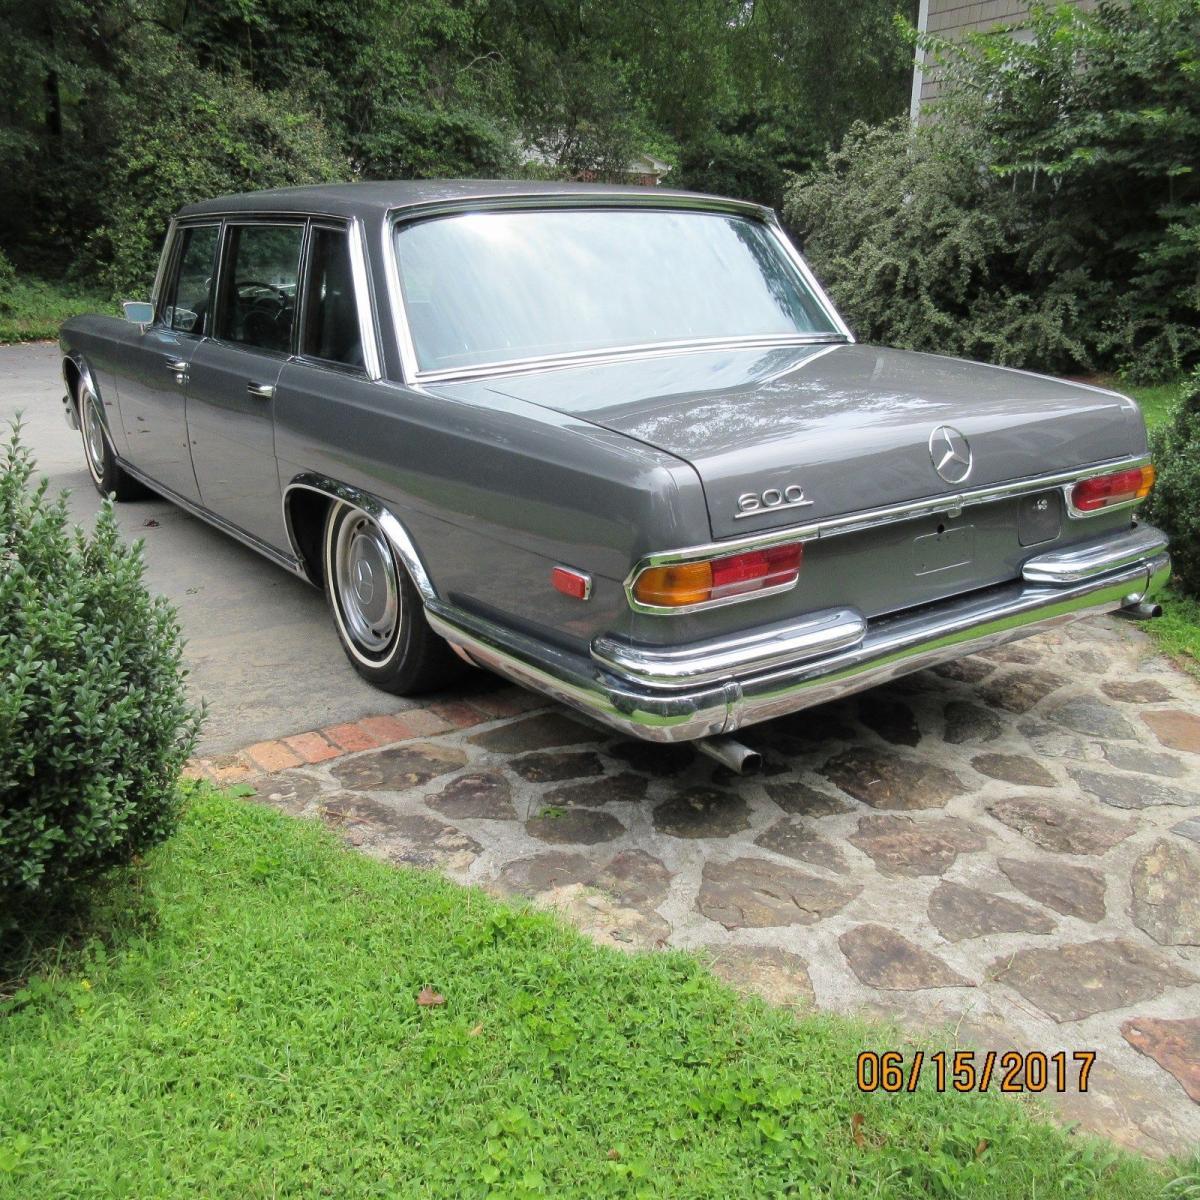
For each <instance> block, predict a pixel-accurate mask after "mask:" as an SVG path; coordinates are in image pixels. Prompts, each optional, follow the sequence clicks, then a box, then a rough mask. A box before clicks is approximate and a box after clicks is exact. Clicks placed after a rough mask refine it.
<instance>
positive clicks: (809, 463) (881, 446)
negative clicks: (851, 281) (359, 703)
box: [62, 181, 1169, 741]
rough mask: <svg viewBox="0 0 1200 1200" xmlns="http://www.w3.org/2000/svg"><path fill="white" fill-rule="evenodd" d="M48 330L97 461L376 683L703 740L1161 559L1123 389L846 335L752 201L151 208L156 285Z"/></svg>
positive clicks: (416, 197) (1019, 631)
mask: <svg viewBox="0 0 1200 1200" xmlns="http://www.w3.org/2000/svg"><path fill="white" fill-rule="evenodd" d="M62 352H63V368H64V375H65V380H66V385H67V395H66V397H65V400H64V402H65V405H66V415H67V419H68V421H69V422H70V423H71V424H72V425H73V426H77V427H78V428H80V429H81V430H82V434H83V449H84V453H85V457H86V460H87V465H88V468H89V470H90V471H91V474H92V477H93V479H94V480H95V482H96V486H97V487H98V488H99V489H100V490H101V491H102V492H106V493H107V492H112V493H115V494H116V496H117V498H118V499H123V498H126V497H129V496H131V495H133V494H134V493H135V491H136V490H137V489H139V488H140V487H142V486H149V487H150V488H153V489H154V490H155V491H156V492H160V493H161V494H162V495H164V496H166V497H168V498H170V499H171V500H173V501H175V502H176V503H177V504H179V505H181V506H182V507H184V508H186V509H187V510H188V511H189V512H193V513H195V514H197V515H198V516H200V517H203V518H204V519H205V520H207V521H211V522H212V523H213V524H214V525H216V526H217V527H218V528H220V529H222V530H224V531H226V532H227V533H229V534H231V535H232V536H234V537H237V538H239V539H241V540H242V541H243V542H245V543H247V544H248V545H250V546H252V547H253V548H254V549H256V550H258V551H260V552H261V553H262V554H264V555H266V556H267V557H268V558H270V559H272V560H273V561H275V562H277V563H278V564H279V565H280V566H283V567H286V568H287V569H289V570H291V571H294V572H296V573H297V574H298V575H301V576H303V577H304V578H306V579H308V580H310V581H311V582H313V583H314V584H316V585H318V586H323V587H324V589H325V591H326V593H327V595H328V598H329V607H330V610H331V612H332V614H333V620H334V624H335V626H336V628H337V632H338V636H339V637H340V638H341V641H342V644H343V646H344V647H345V650H346V654H347V656H348V657H349V659H350V662H351V663H352V664H353V666H354V668H355V669H356V670H357V671H358V672H359V673H360V674H361V675H363V676H364V677H365V678H367V679H368V680H370V681H372V682H373V683H375V684H377V685H378V686H379V687H381V688H384V689H386V690H388V691H392V692H399V693H411V692H417V691H420V690H422V689H430V688H435V687H441V686H445V685H446V684H447V683H448V682H449V681H450V679H451V678H452V675H453V672H454V670H455V669H457V668H458V667H459V666H460V665H461V664H460V663H459V659H465V660H466V661H468V662H470V663H474V664H477V665H481V666H484V667H489V668H491V669H493V670H495V671H497V672H499V673H501V674H502V675H506V676H508V677H509V678H511V679H513V680H516V681H517V682H519V683H522V684H525V685H527V686H529V687H532V688H536V689H539V690H541V691H543V692H545V693H547V694H548V695H550V696H553V697H556V698H557V699H559V700H561V701H563V702H565V703H566V704H569V705H573V706H575V707H577V708H579V709H582V710H583V711H585V712H586V713H589V714H591V716H593V717H595V718H597V719H598V720H600V721H602V722H605V723H607V724H608V725H610V726H614V727H616V728H618V729H620V730H622V731H624V732H626V733H630V734H634V735H636V736H638V737H642V738H648V739H651V740H655V741H678V740H684V739H697V738H711V737H715V736H716V735H722V734H730V733H732V732H733V731H735V730H737V729H738V728H740V727H742V726H745V725H748V724H750V723H752V722H756V721H763V720H767V719H769V718H772V717H776V716H779V715H780V714H783V713H789V712H792V711H794V710H797V709H802V708H805V707H807V706H809V705H813V704H819V703H821V702H823V701H826V700H829V699H831V698H833V697H836V696H840V695H843V694H845V693H847V692H853V691H857V690H859V689H862V688H866V687H870V686H871V685H873V684H875V683H878V682H881V681H883V680H888V679H892V678H894V677H896V676H899V675H903V674H905V673H906V672H909V671H915V670H918V669H920V668H923V667H928V666H930V665H933V664H936V663H940V662H943V661H945V660H947V659H952V658H955V657H957V656H959V655H963V654H969V653H972V652H974V651H977V650H980V649H984V648H986V647H989V646H994V645H996V644H998V643H1002V642H1007V641H1010V640H1012V639H1015V638H1019V637H1023V636H1026V635H1028V634H1031V633H1035V632H1037V631H1039V630H1042V629H1045V628H1047V627H1049V626H1054V625H1059V624H1062V623H1064V622H1067V621H1071V620H1074V619H1076V618H1078V617H1081V616H1085V615H1087V614H1089V613H1098V612H1104V611H1107V610H1114V609H1128V610H1131V611H1133V612H1135V613H1138V614H1140V615H1149V614H1152V613H1153V612H1154V611H1155V609H1156V606H1155V605H1154V604H1153V597H1154V595H1155V593H1156V591H1157V590H1158V589H1159V588H1160V587H1161V586H1162V585H1163V583H1164V582H1165V580H1166V579H1167V577H1168V572H1169V559H1168V557H1167V553H1166V539H1165V538H1164V537H1163V535H1162V534H1161V533H1159V532H1158V531H1157V530H1155V529H1153V528H1151V527H1149V526H1147V525H1144V524H1141V523H1139V522H1138V520H1137V518H1136V515H1135V513H1136V506H1137V504H1138V502H1139V501H1140V500H1141V499H1142V498H1143V497H1144V496H1145V495H1146V494H1147V492H1148V491H1149V489H1150V487H1151V485H1152V484H1153V480H1154V469H1153V467H1152V466H1151V465H1150V462H1149V460H1148V457H1147V452H1146V433H1145V426H1144V424H1143V421H1142V418H1141V415H1140V413H1139V411H1138V408H1137V406H1136V404H1134V402H1133V401H1132V400H1129V399H1127V398H1126V397H1124V396H1120V395H1117V394H1116V393H1114V392H1110V391H1105V390H1103V389H1100V388H1095V387H1087V386H1083V385H1080V384H1075V383H1066V382H1062V381H1059V380H1056V379H1049V378H1046V377H1044V376H1040V375H1032V374H1028V373H1026V372H1023V371H1014V370H1007V369H1003V368H998V367H989V366H982V365H979V364H975V363H969V362H963V361H961V360H959V359H953V358H942V357H937V356H934V355H928V354H914V353H909V352H904V351H898V350H889V349H883V348H879V347H875V346H864V345H858V344H856V343H855V340H854V338H853V336H852V335H851V333H850V331H849V330H848V329H847V327H846V325H845V323H844V322H843V321H842V319H841V318H840V317H839V316H838V314H837V312H836V311H835V310H834V308H833V306H832V304H831V303H830V302H829V300H828V298H827V297H826V296H825V295H824V293H823V292H822V291H821V288H820V286H819V285H818V283H817V281H816V280H815V279H814V278H813V276H812V274H811V272H810V271H809V270H808V268H807V266H806V265H805V263H804V261H803V259H802V258H801V257H800V255H799V254H798V253H797V252H796V250H795V249H794V248H793V247H792V245H791V244H790V243H789V241H788V239H787V237H786V236H785V235H784V233H783V232H782V230H781V229H780V226H779V224H778V222H777V221H776V219H775V217H774V215H773V214H772V213H771V212H770V211H769V210H766V209H763V208H760V207H758V206H756V205H753V204H746V203H742V202H738V201H733V200H723V199H717V198H713V197H709V196H697V195H690V194H686V193H680V192H671V191H666V190H660V189H653V190H650V189H631V188H616V187H601V186H586V185H569V184H534V183H487V182H481V181H466V182H409V183H361V184H344V185H336V186H326V187H309V188H291V189H283V190H279V191H268V192H260V193H254V194H247V195H240V196H226V197H222V198H220V199H217V200H210V201H207V202H205V203H201V204H192V205H189V206H187V207H186V208H183V209H182V210H181V211H180V212H179V214H178V215H177V216H176V218H175V219H174V220H173V221H172V222H171V227H170V230H169V232H168V234H167V238H166V244H165V247H164V249H163V254H162V261H161V264H160V266H159V270H158V278H157V281H156V283H155V286H154V294H153V297H152V299H151V300H150V302H149V303H146V304H140V303H138V304H135V303H129V304H126V306H125V320H121V319H119V318H113V317H103V316H88V317H80V318H77V319H74V320H71V321H68V322H67V324H66V325H65V326H64V327H63V332H62ZM452 651H453V652H454V653H451V652H452ZM455 655H457V657H455Z"/></svg>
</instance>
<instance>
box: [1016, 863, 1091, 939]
mask: <svg viewBox="0 0 1200 1200" xmlns="http://www.w3.org/2000/svg"><path fill="white" fill-rule="evenodd" d="M997 865H998V866H999V868H1000V870H1001V871H1003V872H1004V874H1005V875H1007V876H1008V879H1009V882H1010V883H1012V885H1013V886H1014V887H1015V888H1017V889H1018V890H1019V891H1022V892H1024V893H1025V895H1026V896H1028V897H1029V898H1030V899H1031V900H1036V901H1037V902H1038V903H1039V904H1044V905H1046V907H1047V908H1052V909H1054V911H1055V912H1058V913H1062V914H1063V916H1064V917H1078V918H1079V919H1080V920H1081V921H1089V922H1091V923H1092V924H1095V923H1096V922H1097V921H1102V920H1104V916H1105V907H1104V876H1103V874H1102V873H1101V872H1099V871H1097V870H1094V869H1093V868H1091V867H1076V866H1070V865H1068V864H1067V863H1056V864H1054V865H1053V866H1051V865H1050V864H1047V863H1045V862H1040V861H1030V860H1021V859H1016V858H1002V859H1000V860H999V862H998V863H997Z"/></svg>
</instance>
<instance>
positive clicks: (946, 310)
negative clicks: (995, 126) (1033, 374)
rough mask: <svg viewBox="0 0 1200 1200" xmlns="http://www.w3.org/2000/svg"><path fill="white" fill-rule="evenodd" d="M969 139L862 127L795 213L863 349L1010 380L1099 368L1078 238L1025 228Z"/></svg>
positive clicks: (797, 195) (797, 188) (805, 189)
mask: <svg viewBox="0 0 1200 1200" xmlns="http://www.w3.org/2000/svg"><path fill="white" fill-rule="evenodd" d="M980 155H981V147H980V145H979V143H978V141H977V140H976V139H974V138H973V137H971V136H970V135H969V134H967V133H965V132H964V131H962V130H959V129H958V128H957V127H955V126H953V125H949V124H939V125H936V126H932V127H922V128H918V129H913V128H912V127H911V126H910V125H909V123H908V121H907V120H904V119H901V120H897V121H894V122H892V123H890V124H888V125H882V126H873V127H872V126H867V125H861V124H860V125H855V126H854V127H853V128H852V129H851V130H850V133H849V134H848V135H847V137H846V140H845V142H844V143H843V144H842V146H841V148H840V149H838V150H835V151H832V152H830V154H829V155H828V156H827V158H826V163H825V166H824V168H823V169H821V170H818V171H815V172H813V173H812V174H811V175H807V176H803V177H801V178H799V179H798V180H797V181H796V182H795V183H794V184H793V185H792V187H791V189H790V190H789V192H788V197H787V202H786V204H785V208H784V212H785V215H786V217H787V219H788V221H789V222H790V223H791V224H792V226H793V227H795V228H796V230H797V231H798V232H799V234H800V238H801V240H802V242H803V245H804V251H805V253H806V254H807V256H808V258H809V261H810V262H811V263H812V266H813V269H814V270H815V271H816V272H817V275H818V276H819V277H820V279H821V282H822V283H823V284H825V286H826V287H827V288H828V289H829V291H830V293H831V295H832V296H833V298H834V300H835V301H836V302H837V304H838V306H839V308H840V309H841V311H842V313H843V315H844V316H845V317H846V319H847V320H848V321H849V323H850V325H851V327H852V328H854V329H855V331H856V332H857V333H858V334H859V336H861V337H863V338H865V339H867V340H869V341H875V342H883V343H886V344H887V345H890V346H899V347H901V348H903V349H908V350H929V351H936V352H938V353H941V354H957V355H962V356H965V357H968V358H980V359H985V360H987V361H989V362H995V363H1001V364H1004V365H1011V366H1029V365H1036V366H1041V367H1048V368H1052V369H1053V368H1059V369H1066V368H1068V367H1070V366H1073V365H1078V364H1080V363H1086V362H1087V361H1088V357H1089V355H1088V349H1087V346H1086V345H1085V343H1084V341H1083V340H1082V339H1081V334H1080V316H1081V313H1080V309H1081V306H1082V305H1083V303H1084V299H1083V298H1084V297H1086V296H1087V295H1088V294H1089V293H1090V292H1093V291H1094V290H1095V284H1094V282H1093V281H1092V280H1091V279H1090V278H1089V277H1088V275H1087V273H1086V272H1085V271H1082V270H1080V269H1079V268H1078V267H1077V266H1076V265H1075V264H1074V261H1073V260H1074V259H1075V258H1076V257H1077V255H1076V254H1075V251H1076V250H1077V247H1076V246H1075V244H1074V240H1073V239H1072V238H1071V237H1069V236H1058V235H1056V236H1051V234H1050V231H1047V230H1045V229H1040V230H1034V229H1029V228H1026V225H1027V222H1028V217H1027V216H1026V214H1025V213H1024V212H1023V211H1022V208H1021V205H1020V204H1019V202H1018V201H1017V200H1016V199H1015V198H1014V196H1013V195H1012V193H1011V192H1010V191H1009V190H1008V189H1006V188H997V187H995V186H994V185H993V183H992V182H991V181H990V180H989V179H988V178H987V177H986V176H985V175H983V174H982V173H981V172H980V170H979V162H980Z"/></svg>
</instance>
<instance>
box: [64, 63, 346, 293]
mask: <svg viewBox="0 0 1200 1200" xmlns="http://www.w3.org/2000/svg"><path fill="white" fill-rule="evenodd" d="M161 83H162V87H161V95H162V98H161V100H160V101H159V102H158V103H157V104H155V106H154V107H153V109H152V110H150V111H149V112H147V113H146V114H144V119H140V120H137V121H131V122H129V123H128V124H126V125H125V126H124V127H123V128H122V130H121V133H120V136H119V140H118V141H117V144H116V146H115V148H114V150H113V153H112V159H111V163H110V166H109V172H108V177H107V180H106V183H105V186H104V188H103V189H102V191H101V194H100V197H99V204H100V208H101V211H102V213H103V219H104V223H103V224H102V225H101V226H100V228H99V229H98V230H97V231H96V232H95V233H94V234H93V236H92V238H91V240H90V242H89V245H88V255H89V257H90V259H91V261H92V263H94V264H97V265H98V266H99V271H98V274H99V278H100V279H101V281H102V282H103V283H104V285H105V286H106V287H107V288H109V289H111V290H112V291H113V292H125V293H127V294H130V295H137V296H139V297H140V296H142V295H144V294H148V292H149V285H150V283H151V282H152V280H153V274H154V265H155V263H156V261H157V251H158V247H159V246H160V245H161V243H162V237H163V233H164V231H165V230H166V227H167V221H168V219H169V218H170V216H171V214H172V213H174V212H175V210H176V209H178V208H179V207H180V205H182V204H188V203H191V202H192V201H195V200H203V199H208V198H209V197H212V196H220V195H223V194H226V193H229V192H243V191H254V190H257V189H259V188H270V187H284V186H286V185H288V184H299V183H314V182H320V181H325V180H333V179H347V178H349V177H350V175H351V170H350V165H349V163H348V162H347V161H346V160H344V159H341V158H339V157H338V155H337V152H336V150H335V149H334V146H333V143H332V142H331V141H330V139H329V137H328V136H327V135H326V133H325V130H324V128H323V126H322V125H321V123H320V121H318V120H317V118H316V117H314V116H313V114H312V113H311V112H309V111H307V110H306V109H305V107H304V106H303V104H302V103H301V102H300V101H299V100H298V99H297V98H296V97H294V96H291V95H288V94H287V93H284V92H272V93H266V92H261V91H259V90H257V89H256V88H254V87H252V86H251V85H250V84H249V83H248V82H247V81H246V80H245V79H243V78H242V77H240V76H237V75H233V76H224V75H218V74H217V73H216V72H213V71H203V70H199V69H197V68H195V67H192V66H190V65H188V64H185V63H175V64H172V65H170V66H169V68H167V69H164V70H163V73H162V81H161Z"/></svg>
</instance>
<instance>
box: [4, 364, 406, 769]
mask: <svg viewBox="0 0 1200 1200" xmlns="http://www.w3.org/2000/svg"><path fill="white" fill-rule="evenodd" d="M59 361H60V360H59V355H58V348H57V346H54V345H51V344H48V343H41V344H38V345H32V346H0V435H5V436H6V433H7V427H8V423H9V421H10V420H11V419H12V418H13V417H14V416H16V415H17V414H18V413H20V414H21V420H22V423H23V425H24V436H25V440H26V443H27V444H28V445H29V446H30V447H31V448H32V449H33V451H34V453H35V454H36V456H37V461H38V467H39V469H40V470H41V471H42V472H43V473H44V474H46V475H48V476H49V477H50V481H51V483H52V485H53V486H54V487H55V488H56V489H58V488H69V489H71V512H72V513H73V515H74V516H75V517H76V519H77V520H79V521H81V522H83V523H84V524H85V525H86V524H89V523H90V522H91V521H92V520H94V518H95V514H96V511H97V509H98V508H99V505H100V497H99V495H98V494H97V493H96V489H95V488H94V487H93V486H92V481H91V477H90V476H89V475H88V472H87V467H86V466H85V465H84V460H83V448H82V445H81V443H80V436H79V434H78V433H76V432H74V431H73V430H71V429H69V428H68V427H67V424H66V422H65V421H64V420H63V416H62V404H61V398H62V394H63V384H62V377H61V375H60V373H59ZM117 515H118V518H119V521H120V525H121V528H122V530H123V531H124V532H125V534H126V535H127V536H129V537H131V538H133V537H140V538H143V539H144V540H145V543H146V565H147V571H146V575H147V581H148V583H149V585H150V587H151V588H152V589H153V590H155V591H157V592H162V593H163V594H165V595H167V596H169V597H170V598H171V600H172V601H173V602H174V603H175V605H176V606H177V607H178V609H179V615H180V620H181V622H182V625H183V630H184V634H185V636H186V637H187V641H188V653H187V658H188V664H189V666H190V668H191V672H192V679H191V683H192V690H193V692H194V693H195V695H196V696H197V697H203V698H204V699H205V700H207V701H208V702H209V716H208V721H207V723H206V725H205V729H204V737H203V742H202V747H201V748H202V750H203V751H205V752H219V751H222V750H233V749H236V748H237V747H239V746H244V745H247V744H249V743H251V742H256V741H261V740H263V739H265V738H270V737H275V736H277V735H278V734H280V733H286V732H290V731H292V730H295V729H296V728H298V727H302V728H308V727H311V726H312V725H323V724H332V723H336V722H338V721H347V720H353V719H355V718H357V717H361V716H365V715H367V714H369V713H378V712H380V711H386V710H392V709H396V708H403V707H405V705H404V702H403V701H399V700H393V699H392V698H390V697H387V696H383V695H381V694H380V693H379V692H378V691H376V690H375V689H374V688H372V687H370V686H369V685H367V684H366V683H364V682H363V681H362V680H360V679H359V677H358V676H357V675H356V674H355V673H354V671H353V670H351V668H350V666H349V664H348V663H347V661H346V658H345V655H344V654H343V653H342V649H341V647H340V645H339V644H338V640H337V636H336V634H335V633H334V630H333V625H332V623H331V622H330V620H329V615H328V613H327V612H326V609H325V599H324V597H323V596H322V595H321V593H320V592H318V591H317V590H316V589H315V588H312V587H309V586H308V585H307V584H305V583H303V582H302V581H301V580H298V579H296V578H294V577H293V576H291V575H289V574H288V573H287V572H286V571H282V570H280V569H279V568H278V567H275V566H273V565H272V564H270V563H269V562H267V561H266V560H265V559H263V558H260V557H259V556H258V555H257V554H255V553H254V552H253V551H251V550H248V549H246V548H245V547H244V546H242V545H240V544H239V543H238V542H235V541H234V540H233V539H232V538H228V537H226V536H224V535H223V534H220V533H218V532H217V531H216V530H215V529H213V528H211V527H210V526H209V525H206V524H205V523H204V522H203V521H199V520H197V519H196V518H195V517H192V516H189V515H188V514H187V513H185V512H184V511H183V510H182V509H179V508H176V507H175V506H174V505H173V504H169V503H167V502H166V501H164V500H160V499H158V498H157V497H151V498H149V499H146V500H138V501H135V502H133V503H128V504H119V505H117Z"/></svg>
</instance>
